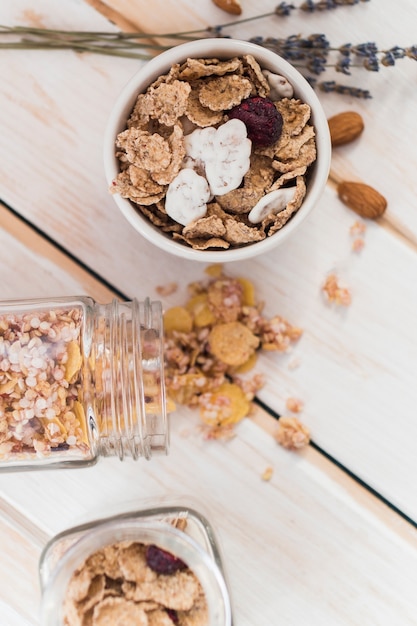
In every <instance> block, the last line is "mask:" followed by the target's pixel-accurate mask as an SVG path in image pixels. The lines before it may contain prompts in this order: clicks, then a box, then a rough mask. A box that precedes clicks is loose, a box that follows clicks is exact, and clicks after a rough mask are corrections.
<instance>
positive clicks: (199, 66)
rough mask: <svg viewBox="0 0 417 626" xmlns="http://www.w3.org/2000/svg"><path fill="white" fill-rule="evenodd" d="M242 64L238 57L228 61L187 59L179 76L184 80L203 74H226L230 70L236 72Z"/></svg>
mask: <svg viewBox="0 0 417 626" xmlns="http://www.w3.org/2000/svg"><path fill="white" fill-rule="evenodd" d="M241 66H242V62H241V60H240V59H239V58H237V57H235V58H233V59H230V60H228V61H219V59H187V60H186V62H185V63H184V64H183V65H182V66H181V67H180V70H179V74H178V77H179V78H181V79H182V80H189V81H192V80H196V79H197V78H202V77H203V76H213V75H215V76H224V75H225V74H227V73H229V72H230V73H231V72H236V71H237V70H238V69H239V68H240V67H241Z"/></svg>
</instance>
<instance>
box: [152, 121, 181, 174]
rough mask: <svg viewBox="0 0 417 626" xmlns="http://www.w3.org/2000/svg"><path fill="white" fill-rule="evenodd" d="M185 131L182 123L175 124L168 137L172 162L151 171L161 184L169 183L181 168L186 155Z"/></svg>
mask: <svg viewBox="0 0 417 626" xmlns="http://www.w3.org/2000/svg"><path fill="white" fill-rule="evenodd" d="M183 136H184V135H183V131H182V126H181V125H180V124H173V126H172V131H171V133H170V135H169V136H168V138H167V141H168V147H169V150H170V163H169V165H168V166H167V167H166V168H160V169H159V170H154V171H153V172H151V177H152V179H153V180H154V181H155V182H157V183H158V184H160V185H169V183H170V182H172V181H173V180H174V178H175V177H176V175H177V174H178V172H179V171H180V169H181V163H182V160H183V158H184V156H185V148H184V142H183Z"/></svg>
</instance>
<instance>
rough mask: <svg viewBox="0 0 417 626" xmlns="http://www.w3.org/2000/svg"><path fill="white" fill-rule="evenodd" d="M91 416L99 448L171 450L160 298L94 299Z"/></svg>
mask: <svg viewBox="0 0 417 626" xmlns="http://www.w3.org/2000/svg"><path fill="white" fill-rule="evenodd" d="M90 319H91V323H92V324H93V328H91V334H90V333H88V332H87V336H88V335H90V336H91V337H92V341H91V346H90V349H91V352H90V371H91V374H92V380H91V383H92V389H91V399H92V402H91V404H90V409H91V411H90V413H91V414H90V415H88V416H87V419H88V420H89V424H90V427H91V432H92V436H93V439H94V441H95V445H96V446H97V454H98V455H102V456H114V455H117V456H118V457H119V458H120V459H123V458H124V457H125V456H130V457H133V458H134V459H137V458H138V457H141V456H143V457H145V458H147V459H149V458H150V457H151V456H152V454H153V453H155V452H163V453H166V452H167V450H168V428H167V415H166V399H165V387H164V358H163V322H162V307H161V303H160V302H151V301H150V300H149V299H146V300H144V301H143V302H139V301H138V300H136V299H134V300H132V301H131V302H118V301H117V300H113V302H111V303H110V304H106V305H100V304H95V305H94V309H93V315H92V316H91V318H90Z"/></svg>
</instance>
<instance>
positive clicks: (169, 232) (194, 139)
mask: <svg viewBox="0 0 417 626" xmlns="http://www.w3.org/2000/svg"><path fill="white" fill-rule="evenodd" d="M104 144H105V145H104V160H105V172H106V178H107V182H108V185H109V191H110V193H111V194H112V195H113V198H114V200H115V202H116V204H117V205H118V207H119V209H120V210H121V212H122V214H123V215H124V216H125V218H126V219H127V220H128V221H129V222H130V224H131V225H132V226H133V227H134V228H135V229H136V230H137V231H138V232H139V233H140V234H141V235H143V236H144V237H145V238H146V239H147V240H149V241H150V242H152V243H153V244H155V245H156V246H158V247H159V248H162V249H163V250H166V251H167V252H170V253H172V254H174V255H177V256H180V257H183V258H188V259H194V260H197V261H204V262H210V263H211V262H222V263H223V262H228V261H236V260H242V259H245V258H249V257H253V256H255V255H258V254H262V253H264V252H267V251H268V250H271V249H272V248H275V247H276V246H277V245H279V244H280V243H281V242H282V241H284V240H285V239H286V238H287V237H288V236H289V235H290V234H291V233H292V232H294V231H295V230H296V229H297V227H298V226H299V225H300V224H301V223H302V221H303V220H304V219H305V217H306V216H307V215H308V214H309V213H310V211H311V210H312V208H313V207H314V206H315V205H316V204H317V201H318V200H319V198H320V196H321V194H322V192H323V190H324V187H325V184H326V181H327V178H328V174H329V167H330V156H331V144H330V136H329V129H328V123H327V120H326V116H325V114H324V112H323V109H322V107H321V104H320V102H319V100H318V98H317V96H316V94H315V92H314V90H313V89H312V87H311V86H310V85H309V83H308V82H307V81H306V79H305V78H304V77H303V76H302V75H301V74H300V73H299V72H298V70H296V69H295V68H294V67H293V66H292V65H290V64H289V63H288V62H287V61H285V60H284V59H282V58H281V57H280V56H278V55H277V54H275V53H274V52H271V51H270V50H267V49H266V48H263V47H261V46H259V45H257V44H254V43H251V42H245V41H239V40H233V39H221V38H218V39H217V38H213V39H202V40H196V41H191V42H188V43H185V44H180V45H178V46H175V47H174V48H171V49H170V50H167V51H166V52H163V53H162V54H160V55H159V56H157V57H155V58H153V59H152V60H151V61H149V62H148V63H147V64H145V65H144V66H143V67H142V68H141V69H140V70H139V71H138V72H137V73H136V74H135V75H134V76H133V77H132V79H131V80H130V81H129V83H128V84H127V85H126V86H125V88H124V89H123V91H122V92H121V94H120V95H119V97H118V99H117V100H116V103H115V105H114V107H113V110H112V112H111V115H110V118H109V121H108V124H107V128H106V133H105V142H104Z"/></svg>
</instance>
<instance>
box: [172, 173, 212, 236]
mask: <svg viewBox="0 0 417 626" xmlns="http://www.w3.org/2000/svg"><path fill="white" fill-rule="evenodd" d="M209 198H210V188H209V186H208V183H207V181H206V179H205V178H204V177H203V176H199V175H198V174H197V172H195V171H194V170H193V169H191V168H185V169H182V170H181V171H180V172H179V173H178V174H177V176H176V177H175V178H174V180H173V181H172V182H171V183H170V185H169V186H168V191H167V194H166V198H165V210H166V212H167V214H168V215H169V216H170V217H171V218H172V219H173V220H175V221H176V222H178V223H179V224H182V225H183V226H187V224H190V222H193V221H194V220H197V219H199V218H200V217H204V216H205V214H206V213H207V202H208V200H209Z"/></svg>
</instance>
